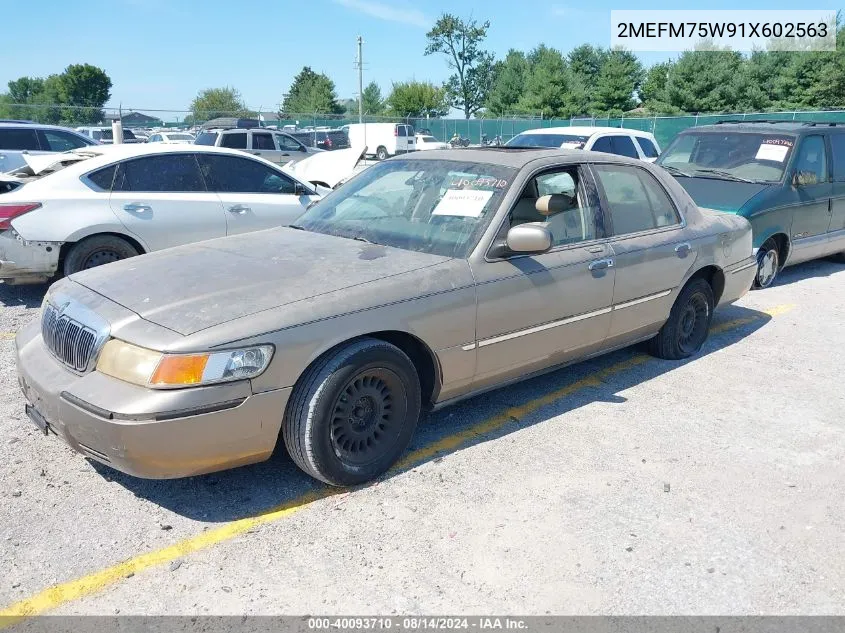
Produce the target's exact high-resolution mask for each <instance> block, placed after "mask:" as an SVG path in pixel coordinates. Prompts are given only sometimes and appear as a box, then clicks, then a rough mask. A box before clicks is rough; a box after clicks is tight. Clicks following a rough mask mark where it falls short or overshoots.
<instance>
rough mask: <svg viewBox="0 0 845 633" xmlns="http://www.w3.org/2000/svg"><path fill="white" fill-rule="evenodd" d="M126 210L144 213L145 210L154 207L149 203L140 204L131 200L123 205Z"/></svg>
mask: <svg viewBox="0 0 845 633" xmlns="http://www.w3.org/2000/svg"><path fill="white" fill-rule="evenodd" d="M123 210H124V211H132V212H134V213H142V212H144V211H152V210H153V208H152V207H151V206H150V205H148V204H140V203H138V202H130V203H128V204H124V205H123Z"/></svg>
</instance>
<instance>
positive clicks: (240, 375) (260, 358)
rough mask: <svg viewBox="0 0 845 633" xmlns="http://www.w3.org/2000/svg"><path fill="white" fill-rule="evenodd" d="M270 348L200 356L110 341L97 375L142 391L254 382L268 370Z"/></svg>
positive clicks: (99, 362)
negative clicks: (109, 377) (139, 387)
mask: <svg viewBox="0 0 845 633" xmlns="http://www.w3.org/2000/svg"><path fill="white" fill-rule="evenodd" d="M272 357H273V346H272V345H255V346H253V347H243V348H240V349H229V350H225V351H221V352H207V353H202V354H163V353H161V352H155V351H153V350H150V349H146V348H144V347H138V346H137V345H132V344H131V343H126V342H124V341H119V340H117V339H111V340H110V341H109V342H108V343H106V344H105V345H104V346H103V351H102V352H100V357H99V359H98V360H97V371H99V372H102V373H104V374H107V375H109V376H113V377H115V378H119V379H120V380H125V381H126V382H131V383H134V384H136V385H142V386H144V387H153V388H157V389H166V388H168V387H191V386H196V385H208V384H214V383H218V382H228V381H230V380H243V379H245V378H254V377H255V376H258V375H259V374H260V373H261V372H263V371H264V370H265V369H267V365H268V364H270V359H271V358H272Z"/></svg>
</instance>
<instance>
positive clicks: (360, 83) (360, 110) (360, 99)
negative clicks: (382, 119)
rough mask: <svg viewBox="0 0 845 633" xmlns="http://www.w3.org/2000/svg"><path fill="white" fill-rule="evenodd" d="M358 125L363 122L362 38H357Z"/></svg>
mask: <svg viewBox="0 0 845 633" xmlns="http://www.w3.org/2000/svg"><path fill="white" fill-rule="evenodd" d="M355 65H356V66H357V67H358V123H363V122H364V38H363V37H361V36H360V35H359V36H358V61H357V62H355Z"/></svg>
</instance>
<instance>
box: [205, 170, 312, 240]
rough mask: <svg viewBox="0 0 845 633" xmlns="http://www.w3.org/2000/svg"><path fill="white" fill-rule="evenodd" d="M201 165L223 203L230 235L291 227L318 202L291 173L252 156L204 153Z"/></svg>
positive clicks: (227, 229) (211, 186)
mask: <svg viewBox="0 0 845 633" xmlns="http://www.w3.org/2000/svg"><path fill="white" fill-rule="evenodd" d="M199 162H200V166H201V168H202V173H203V175H204V176H205V178H206V180H207V181H208V182H209V187H210V188H211V189H213V190H214V191H216V192H217V195H218V196H219V197H220V200H221V201H222V203H223V208H224V209H225V217H226V234H227V235H236V234H237V233H248V232H250V231H258V230H261V229H269V228H273V227H277V226H285V225H287V224H291V223H292V222H293V221H294V220H296V219H297V218H298V217H299V216H300V215H302V214H303V213H305V209H306V208H307V207H308V205H309V204H310V202H311V201H312V200H315V199H317V197H316V194H312V193H310V190H308V189H304V188H302V189H299V188H298V187H297V184H298V183H297V182H296V181H295V180H293V179H292V178H291V177H290V176H288V175H287V174H285V173H283V172H282V171H280V170H278V169H274V168H273V167H271V166H270V165H266V164H264V163H262V162H260V161H257V160H253V159H251V158H249V157H243V158H241V157H239V156H224V155H220V154H202V155H200V156H199ZM300 187H302V186H301V185H300Z"/></svg>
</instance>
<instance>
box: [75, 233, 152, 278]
mask: <svg viewBox="0 0 845 633" xmlns="http://www.w3.org/2000/svg"><path fill="white" fill-rule="evenodd" d="M139 254H140V253H138V249H136V248H135V247H134V246H132V244H130V243H129V242H127V241H126V240H124V239H122V238H120V237H117V236H116V235H94V236H92V237H86V238H85V239H84V240H82V241H79V242H77V243H76V244H74V245H73V246H72V247H71V248H70V251H68V254H67V257H65V263H64V267H63V272H64V274H65V276H68V275H72V274H73V273H78V272H79V271H80V270H86V269H88V268H94V267H96V266H102V265H103V264H110V263H111V262H116V261H119V260H121V259H126V258H127V257H135V256H136V255H139Z"/></svg>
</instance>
